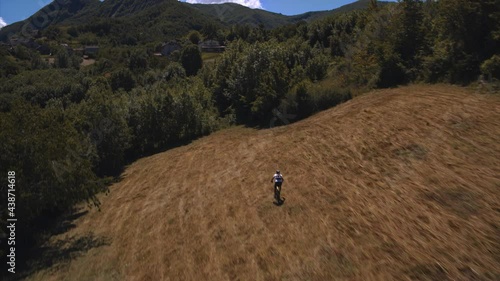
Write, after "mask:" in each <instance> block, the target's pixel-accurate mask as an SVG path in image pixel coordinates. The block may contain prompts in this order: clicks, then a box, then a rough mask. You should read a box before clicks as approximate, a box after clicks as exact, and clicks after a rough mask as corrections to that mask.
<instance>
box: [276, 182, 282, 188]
mask: <svg viewBox="0 0 500 281" xmlns="http://www.w3.org/2000/svg"><path fill="white" fill-rule="evenodd" d="M281 184H283V182H275V183H274V187H277V186H279V187H281Z"/></svg>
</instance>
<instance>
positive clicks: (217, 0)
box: [186, 0, 263, 9]
mask: <svg viewBox="0 0 500 281" xmlns="http://www.w3.org/2000/svg"><path fill="white" fill-rule="evenodd" d="M186 2H188V3H191V4H222V3H236V4H240V5H243V6H247V7H249V8H252V9H263V7H262V4H261V3H260V0H187V1H186Z"/></svg>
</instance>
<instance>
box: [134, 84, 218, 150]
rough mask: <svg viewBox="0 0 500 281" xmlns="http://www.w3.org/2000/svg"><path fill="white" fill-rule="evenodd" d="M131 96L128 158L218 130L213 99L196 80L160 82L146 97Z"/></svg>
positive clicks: (140, 95)
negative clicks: (169, 83) (130, 138)
mask: <svg viewBox="0 0 500 281" xmlns="http://www.w3.org/2000/svg"><path fill="white" fill-rule="evenodd" d="M134 94H135V95H136V96H137V98H133V99H134V101H133V102H132V103H131V107H130V115H129V118H128V124H129V127H130V128H131V129H132V135H133V139H132V147H131V149H130V151H129V154H132V155H136V156H137V155H145V154H150V153H154V152H158V151H161V150H163V149H166V148H168V147H170V146H172V145H176V144H178V143H180V142H183V141H186V140H190V139H193V138H195V137H197V136H201V135H205V134H207V133H209V132H212V131H214V130H215V129H217V127H218V117H217V110H216V108H215V106H214V104H213V101H212V96H211V94H210V92H208V90H207V89H206V88H205V87H204V86H203V84H202V83H201V81H200V80H198V79H195V80H191V81H189V82H186V83H178V84H175V85H172V86H169V85H167V84H166V83H162V82H160V83H157V84H155V85H153V87H152V88H150V89H148V91H147V93H146V92H144V91H143V90H138V91H137V92H135V93H134Z"/></svg>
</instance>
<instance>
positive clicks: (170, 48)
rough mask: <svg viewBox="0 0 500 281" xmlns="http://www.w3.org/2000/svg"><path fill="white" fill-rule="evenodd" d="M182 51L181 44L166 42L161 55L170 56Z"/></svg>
mask: <svg viewBox="0 0 500 281" xmlns="http://www.w3.org/2000/svg"><path fill="white" fill-rule="evenodd" d="M180 49H182V46H181V44H179V43H178V42H177V41H170V42H166V43H164V44H163V45H162V46H161V54H162V56H166V57H168V56H170V55H171V54H172V53H173V52H175V51H178V50H180Z"/></svg>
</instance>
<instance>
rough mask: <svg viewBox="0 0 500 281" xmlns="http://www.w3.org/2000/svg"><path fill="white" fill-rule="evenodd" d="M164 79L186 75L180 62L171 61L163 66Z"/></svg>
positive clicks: (168, 79)
mask: <svg viewBox="0 0 500 281" xmlns="http://www.w3.org/2000/svg"><path fill="white" fill-rule="evenodd" d="M163 77H164V78H165V80H166V81H170V80H172V79H177V78H180V79H182V78H185V77H186V71H185V70H184V68H183V67H182V65H181V64H180V63H177V62H173V63H170V64H169V65H168V66H167V67H166V68H165V74H164V76H163Z"/></svg>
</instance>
